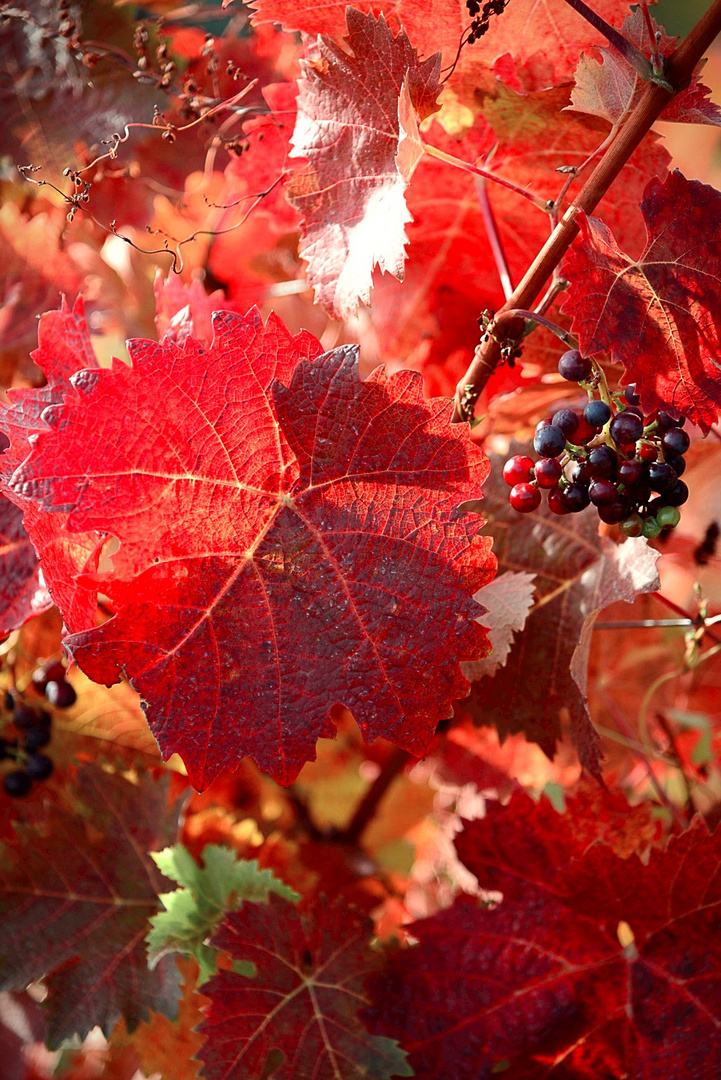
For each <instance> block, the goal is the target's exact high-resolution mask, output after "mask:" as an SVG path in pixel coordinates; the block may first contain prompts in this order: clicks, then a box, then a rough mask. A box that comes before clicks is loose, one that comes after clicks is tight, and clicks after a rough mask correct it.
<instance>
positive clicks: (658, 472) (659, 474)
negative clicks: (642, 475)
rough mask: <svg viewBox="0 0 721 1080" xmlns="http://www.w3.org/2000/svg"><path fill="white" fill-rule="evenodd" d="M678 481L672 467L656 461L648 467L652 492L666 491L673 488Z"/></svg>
mask: <svg viewBox="0 0 721 1080" xmlns="http://www.w3.org/2000/svg"><path fill="white" fill-rule="evenodd" d="M677 479H678V477H677V476H676V473H675V472H674V470H673V469H672V468H671V466H670V465H667V464H666V463H665V462H663V461H654V462H652V463H651V464H650V465H649V467H648V482H649V484H650V485H651V490H652V491H666V489H667V488H672V487H673V485H674V484H675V483H676V480H677Z"/></svg>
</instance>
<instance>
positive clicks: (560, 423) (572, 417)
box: [551, 409, 581, 440]
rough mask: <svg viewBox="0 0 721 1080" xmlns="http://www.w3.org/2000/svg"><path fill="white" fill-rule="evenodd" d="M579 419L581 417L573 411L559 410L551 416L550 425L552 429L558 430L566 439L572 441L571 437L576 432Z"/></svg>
mask: <svg viewBox="0 0 721 1080" xmlns="http://www.w3.org/2000/svg"><path fill="white" fill-rule="evenodd" d="M580 419H581V417H580V416H579V415H578V413H577V412H574V411H573V409H559V410H558V412H556V413H554V414H553V416H552V418H551V423H552V424H553V426H554V427H557V428H560V429H561V431H562V432H563V434H564V435H565V436H566V438H567V439H571V440H572V436H573V435H574V434H575V433H576V431H577V430H578V424H579V421H580Z"/></svg>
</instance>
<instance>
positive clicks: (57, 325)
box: [0, 297, 103, 630]
mask: <svg viewBox="0 0 721 1080" xmlns="http://www.w3.org/2000/svg"><path fill="white" fill-rule="evenodd" d="M32 356H33V359H34V360H35V362H36V363H37V364H38V366H39V367H40V368H42V370H43V371H44V373H45V376H46V378H47V383H46V385H45V386H43V387H40V388H39V389H38V388H30V389H28V388H23V389H11V390H8V392H7V397H8V401H9V402H10V404H9V406H6V405H3V404H0V435H4V436H5V438H6V440H8V441H9V446H8V447H7V448H6V449H5V451H4V453H2V455H1V456H0V491H1V492H2V493H3V494H5V495H7V496H8V498H10V499H11V500H12V501H13V502H15V503H17V505H18V507H19V508H20V509H21V510H22V511H24V516H23V526H24V529H25V531H26V533H27V535H28V537H29V539H30V541H31V542H32V545H33V547H34V549H35V552H36V553H37V555H38V557H39V558H40V562H41V566H42V573H43V580H44V584H45V585H46V587H47V589H48V591H49V593H50V596H51V597H52V599H53V601H54V602H55V603H56V604H57V606H58V607H59V608H60V611H61V612H62V614H63V618H64V620H65V624H66V626H68V627H69V628H70V629H71V630H82V629H84V628H85V627H88V626H93V625H94V623H95V612H96V598H95V592H94V590H93V589H88V588H86V587H85V586H84V585H82V584H79V583H78V582H77V581H76V578H77V576H78V575H80V574H82V573H85V572H92V571H94V570H95V569H96V568H97V565H98V560H99V557H100V550H101V548H102V545H103V540H102V538H101V537H99V536H98V535H97V534H95V533H91V532H88V533H84V534H82V535H80V534H78V533H71V532H69V530H68V529H67V521H66V518H65V516H63V515H61V514H55V515H52V516H49V515H47V514H43V513H40V512H39V511H38V509H37V507H36V506H34V505H33V503H31V502H30V501H28V500H26V499H23V498H22V496H20V495H18V493H17V491H15V490H14V489H13V488H12V487H11V486H10V485H9V479H10V476H11V475H12V472H13V470H14V469H15V468H17V466H18V465H19V464H20V463H21V462H22V461H23V460H24V458H25V457H26V456H27V455H28V453H29V452H30V445H31V438H32V437H33V436H34V435H36V434H37V433H38V432H39V431H44V430H47V426H46V424H45V421H44V420H43V413H44V412H45V410H46V409H47V408H49V407H50V406H51V405H57V404H59V403H60V402H61V401H62V400H63V397H64V396H65V394H66V393H67V392H68V390H69V389H70V379H71V377H72V376H73V375H74V374H75V372H77V371H78V370H79V369H80V368H84V369H92V368H97V366H98V364H97V360H96V359H95V353H94V352H93V347H92V344H91V341H90V335H89V333H88V327H87V323H86V321H85V310H84V306H83V301H82V299H81V298H78V299H77V300H76V302H75V304H74V306H73V308H72V310H71V308H70V307H69V305H68V303H67V301H66V300H65V298H64V297H63V300H62V304H61V307H60V308H59V310H57V311H48V312H46V313H45V314H44V315H43V316H42V317H41V319H40V323H39V326H38V347H37V349H35V351H34V352H33V354H32ZM28 557H29V556H28ZM45 606H47V605H45Z"/></svg>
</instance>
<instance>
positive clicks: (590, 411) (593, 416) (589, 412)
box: [583, 400, 611, 428]
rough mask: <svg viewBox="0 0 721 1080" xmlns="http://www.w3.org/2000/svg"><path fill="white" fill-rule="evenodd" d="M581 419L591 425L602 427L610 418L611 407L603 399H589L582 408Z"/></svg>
mask: <svg viewBox="0 0 721 1080" xmlns="http://www.w3.org/2000/svg"><path fill="white" fill-rule="evenodd" d="M583 419H584V420H585V421H586V423H587V424H590V425H591V427H595V428H602V427H603V426H604V424H607V423H608V421H609V420H610V419H611V407H610V406H609V405H607V404H606V402H605V401H600V400H596V401H589V403H588V405H587V406H586V408H585V409H584V410H583Z"/></svg>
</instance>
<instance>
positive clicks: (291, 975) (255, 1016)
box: [199, 896, 412, 1080]
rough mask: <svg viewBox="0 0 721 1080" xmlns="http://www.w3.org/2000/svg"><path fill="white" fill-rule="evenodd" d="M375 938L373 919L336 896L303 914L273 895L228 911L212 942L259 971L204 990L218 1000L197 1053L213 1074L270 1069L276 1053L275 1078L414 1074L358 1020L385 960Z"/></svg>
mask: <svg viewBox="0 0 721 1080" xmlns="http://www.w3.org/2000/svg"><path fill="white" fill-rule="evenodd" d="M372 936H373V924H372V922H371V921H370V919H367V918H366V917H365V916H364V915H362V914H361V913H360V912H359V911H357V910H356V909H354V908H349V907H347V906H346V904H344V903H343V902H342V901H337V900H336V901H334V902H328V901H322V902H321V903H319V904H318V905H313V906H311V907H309V908H307V909H306V912H305V913H304V914H301V913H300V912H299V911H298V909H297V908H295V907H292V906H290V905H289V904H288V903H287V902H285V901H283V900H281V899H279V898H278V897H276V896H271V897H269V900H268V903H267V904H246V905H245V907H244V908H243V909H242V911H239V912H236V913H233V914H231V915H229V916H228V917H227V918H226V920H225V922H224V924H223V926H222V927H221V929H220V930H219V931H218V933H217V934H215V935H214V937H213V938H212V940H211V944H212V945H213V946H214V947H215V948H218V949H225V950H226V951H227V952H228V953H230V955H231V956H232V958H233V959H234V960H241V961H245V962H248V961H251V962H252V963H253V964H255V967H256V975H255V977H254V978H244V977H243V976H242V975H236V974H235V973H234V972H231V971H223V972H221V973H220V974H219V975H216V976H214V977H213V978H212V979H211V980H210V982H208V983H206V984H205V986H204V987H203V994H204V995H205V996H206V997H209V998H210V999H211V1005H210V1008H209V1009H208V1013H207V1019H206V1020H205V1021H204V1022H203V1023H202V1024H201V1025H200V1031H201V1032H202V1033H203V1034H204V1035H205V1037H206V1041H205V1044H204V1046H203V1048H202V1050H201V1051H200V1054H199V1056H200V1058H201V1060H202V1061H204V1062H205V1069H204V1074H205V1076H207V1077H208V1080H220V1078H221V1077H222V1078H223V1080H246V1078H249V1077H260V1076H262V1075H268V1074H267V1073H266V1072H264V1066H265V1065H266V1061H267V1059H268V1056H269V1054H270V1053H271V1052H272V1051H273V1050H275V1051H276V1054H277V1051H281V1053H282V1055H283V1057H284V1060H283V1063H282V1065H280V1066H278V1067H277V1069H276V1070H275V1071H273V1076H274V1077H275V1078H276V1080H335V1078H337V1077H341V1076H342V1077H343V1080H362V1078H364V1077H370V1076H372V1077H373V1078H374V1080H385V1078H386V1077H391V1076H411V1075H412V1072H411V1070H410V1069H409V1068H408V1065H407V1063H406V1060H405V1054H404V1053H403V1051H402V1050H400V1048H399V1047H398V1045H397V1043H396V1042H395V1041H394V1040H392V1039H386V1038H378V1037H376V1036H372V1035H369V1034H368V1032H367V1031H366V1030H365V1028H364V1027H363V1025H362V1024H361V1023H360V1021H359V1020H358V1010H359V1009H360V1008H361V1007H362V1005H364V1004H365V1003H366V1002H367V1000H368V999H367V997H366V994H365V981H366V979H367V978H368V976H369V975H370V974H372V973H373V972H374V971H377V970H378V968H379V967H380V965H381V963H382V959H381V955H380V953H378V952H376V951H373V950H372V949H371V948H370V942H371V939H372Z"/></svg>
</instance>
